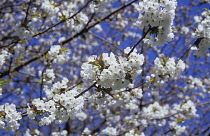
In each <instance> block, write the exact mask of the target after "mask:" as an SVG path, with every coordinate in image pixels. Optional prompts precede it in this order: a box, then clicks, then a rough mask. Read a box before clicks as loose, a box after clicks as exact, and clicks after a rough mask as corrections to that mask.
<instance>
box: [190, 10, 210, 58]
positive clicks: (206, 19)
mask: <svg viewBox="0 0 210 136" xmlns="http://www.w3.org/2000/svg"><path fill="white" fill-rule="evenodd" d="M194 18H195V20H196V22H197V23H198V26H197V28H196V30H195V32H194V33H192V36H193V37H195V38H200V39H201V41H200V42H199V45H197V46H198V47H199V50H198V51H197V52H196V54H197V55H202V54H204V53H205V52H207V51H208V48H209V46H210V11H208V12H207V11H204V12H203V13H202V17H198V16H195V17H194Z"/></svg>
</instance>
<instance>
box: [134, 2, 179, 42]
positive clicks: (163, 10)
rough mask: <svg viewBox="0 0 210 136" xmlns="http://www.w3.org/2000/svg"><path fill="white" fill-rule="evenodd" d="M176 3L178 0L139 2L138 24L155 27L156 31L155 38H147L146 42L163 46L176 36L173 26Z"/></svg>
mask: <svg viewBox="0 0 210 136" xmlns="http://www.w3.org/2000/svg"><path fill="white" fill-rule="evenodd" d="M176 5H177V2H176V0H160V1H159V0H143V1H142V2H140V3H139V7H137V10H138V11H139V17H138V22H137V25H138V26H139V27H141V28H143V27H144V26H151V27H152V28H155V30H153V31H154V32H152V33H156V37H155V39H145V40H144V42H145V43H148V44H151V43H152V44H153V45H160V46H161V45H164V44H165V43H167V42H169V41H171V40H172V39H173V38H174V34H173V33H172V27H171V26H172V25H173V19H174V17H175V8H176ZM151 38H153V37H151Z"/></svg>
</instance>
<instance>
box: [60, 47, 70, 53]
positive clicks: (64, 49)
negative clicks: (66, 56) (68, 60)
mask: <svg viewBox="0 0 210 136" xmlns="http://www.w3.org/2000/svg"><path fill="white" fill-rule="evenodd" d="M61 51H62V52H68V51H69V49H68V48H66V47H63V48H61Z"/></svg>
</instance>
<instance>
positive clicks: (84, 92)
mask: <svg viewBox="0 0 210 136" xmlns="http://www.w3.org/2000/svg"><path fill="white" fill-rule="evenodd" d="M95 85H96V82H95V83H93V84H92V85H91V86H90V87H88V88H87V89H85V90H84V91H83V92H81V93H80V94H78V95H76V96H74V98H78V97H80V96H81V95H83V94H84V93H86V92H87V91H88V90H90V89H91V88H93V87H94V86H95Z"/></svg>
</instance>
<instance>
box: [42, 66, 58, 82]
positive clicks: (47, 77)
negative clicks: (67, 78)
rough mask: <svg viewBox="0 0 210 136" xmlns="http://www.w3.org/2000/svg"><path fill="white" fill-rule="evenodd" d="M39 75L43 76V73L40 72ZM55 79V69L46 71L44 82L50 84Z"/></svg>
mask: <svg viewBox="0 0 210 136" xmlns="http://www.w3.org/2000/svg"><path fill="white" fill-rule="evenodd" d="M39 75H40V76H41V75H42V71H39ZM54 79H55V73H54V70H53V69H46V71H45V73H44V74H43V82H46V84H50V83H52V82H53V80H54Z"/></svg>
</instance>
